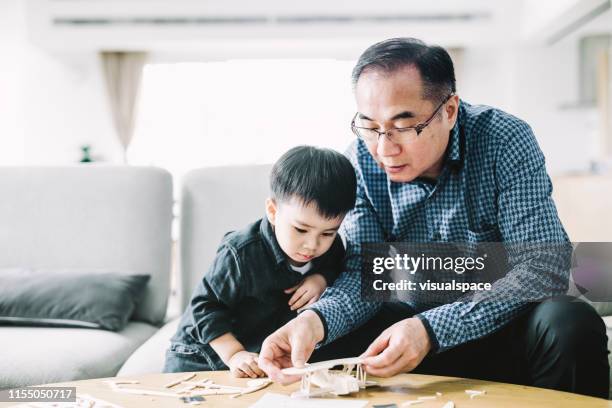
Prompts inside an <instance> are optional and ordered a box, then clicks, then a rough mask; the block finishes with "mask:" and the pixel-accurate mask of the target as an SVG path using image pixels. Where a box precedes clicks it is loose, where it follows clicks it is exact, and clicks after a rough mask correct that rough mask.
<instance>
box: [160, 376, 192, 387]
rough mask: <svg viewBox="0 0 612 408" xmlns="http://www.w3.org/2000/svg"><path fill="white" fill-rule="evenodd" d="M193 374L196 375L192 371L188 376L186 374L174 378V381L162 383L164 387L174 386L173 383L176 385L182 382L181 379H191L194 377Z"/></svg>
mask: <svg viewBox="0 0 612 408" xmlns="http://www.w3.org/2000/svg"><path fill="white" fill-rule="evenodd" d="M195 376H196V374H195V373H193V374H190V375H188V376H186V377H183V378H179V379H178V380H176V381H172V382H169V383H168V384H166V385H164V388H172V387H174V386H175V385H178V384H180V383H182V382H183V381H189V380H191V379H192V378H193V377H195Z"/></svg>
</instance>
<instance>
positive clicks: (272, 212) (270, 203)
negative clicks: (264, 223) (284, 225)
mask: <svg viewBox="0 0 612 408" xmlns="http://www.w3.org/2000/svg"><path fill="white" fill-rule="evenodd" d="M266 217H267V218H268V221H269V222H270V224H272V225H274V223H275V222H276V202H275V201H274V199H272V198H270V197H268V198H267V199H266Z"/></svg>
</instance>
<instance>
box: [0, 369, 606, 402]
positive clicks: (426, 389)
mask: <svg viewBox="0 0 612 408" xmlns="http://www.w3.org/2000/svg"><path fill="white" fill-rule="evenodd" d="M182 377H185V373H175V374H149V375H141V376H135V377H126V378H122V379H130V380H138V381H139V383H140V385H141V386H145V385H146V386H147V387H163V386H164V385H165V384H168V383H170V382H172V381H173V380H175V379H179V378H182ZM205 378H208V379H211V380H213V381H214V382H215V383H217V384H222V385H236V386H246V381H247V379H241V378H233V377H232V376H231V375H230V373H229V372H228V371H216V372H201V373H198V374H197V376H196V377H195V378H194V380H202V379H205ZM368 379H373V380H375V381H378V382H379V384H380V386H378V387H372V388H368V389H367V390H362V391H361V392H359V393H357V394H353V395H352V396H351V397H336V398H355V399H362V400H368V401H369V404H368V407H372V406H374V405H384V404H391V403H395V404H397V405H398V407H400V406H401V403H402V402H405V401H407V400H415V399H417V397H420V396H430V395H435V394H436V393H437V392H439V393H442V396H440V397H438V398H437V399H436V400H428V401H424V402H423V403H420V404H418V405H415V407H416V408H431V407H438V408H439V407H442V406H443V405H444V404H445V403H446V402H447V401H453V402H454V403H455V407H456V408H463V407H521V408H527V407H568V408H569V407H572V408H574V407H581V408H587V407H612V401H608V400H604V399H599V398H593V397H585V396H582V395H577V394H571V393H567V392H559V391H552V390H547V389H542V388H535V387H525V386H519V385H512V384H503V383H496V382H491V381H479V380H469V379H463V378H453V377H439V376H432V375H419V374H401V375H398V376H395V377H393V378H389V379H376V378H371V377H368ZM104 380H119V378H109V379H94V380H83V381H72V382H66V383H58V384H54V385H57V386H71V387H77V394H89V395H91V396H93V397H95V398H99V399H102V400H105V401H108V402H112V403H115V404H117V405H120V406H122V407H125V408H130V407H151V408H155V407H181V408H190V407H192V405H189V404H186V403H183V402H182V401H180V400H179V399H176V398H172V397H161V396H159V397H151V396H140V395H130V394H123V393H118V392H114V391H112V390H111V388H110V386H109V385H108V383H105V382H104ZM138 386H139V385H133V386H132V387H138ZM297 388H298V384H292V385H290V386H286V387H285V386H281V385H278V384H272V385H270V386H268V387H267V388H265V389H263V390H261V391H258V392H255V393H253V394H248V395H243V396H241V397H239V398H230V396H227V395H214V396H207V397H206V401H205V402H202V403H201V404H200V405H195V407H202V408H207V407H223V408H231V407H248V406H249V405H251V404H253V403H254V402H256V401H257V400H258V399H260V398H261V397H262V396H263V395H264V394H265V393H267V392H274V393H279V394H287V395H289V394H290V393H291V392H293V391H294V390H296V389H297ZM466 389H473V390H484V391H486V394H485V395H483V396H478V397H475V398H474V399H470V397H469V395H467V394H466V393H465V390H466ZM14 405H16V404H15V403H0V407H9V406H14Z"/></svg>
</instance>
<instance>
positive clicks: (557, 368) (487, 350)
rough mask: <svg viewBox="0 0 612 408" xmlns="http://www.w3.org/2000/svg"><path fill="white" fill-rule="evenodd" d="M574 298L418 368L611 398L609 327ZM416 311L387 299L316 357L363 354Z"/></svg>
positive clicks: (540, 308)
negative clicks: (609, 388) (393, 325)
mask: <svg viewBox="0 0 612 408" xmlns="http://www.w3.org/2000/svg"><path fill="white" fill-rule="evenodd" d="M570 300H571V298H568V297H563V298H559V299H554V300H547V301H545V302H542V303H537V304H534V305H533V307H532V308H530V309H529V310H528V311H527V312H525V313H524V314H523V315H521V316H520V317H518V318H516V319H515V320H513V321H512V322H511V323H509V324H508V325H506V326H505V327H503V328H502V329H501V330H499V331H497V332H495V333H493V334H491V335H489V336H487V337H484V338H481V339H478V340H475V341H471V342H469V343H466V344H463V345H460V346H457V347H455V348H453V349H451V350H447V351H444V352H441V353H430V354H429V355H428V356H427V357H425V359H424V360H423V361H422V362H421V364H420V365H419V366H418V367H417V368H416V369H415V370H414V371H413V372H415V373H419V374H434V375H443V376H452V377H464V378H473V379H481V380H490V381H498V382H507V383H513V384H521V385H531V386H535V387H542V388H550V389H555V390H561V391H568V392H574V393H578V394H585V395H591V396H595V397H601V398H608V387H609V375H610V369H609V365H608V348H607V337H606V327H605V325H604V323H603V321H602V319H601V317H599V315H597V313H596V312H595V310H594V309H593V308H592V307H591V306H590V305H588V304H587V303H584V302H580V301H570ZM413 315H414V311H413V310H412V309H411V308H410V307H408V306H406V305H404V304H401V303H387V304H385V306H383V308H382V309H381V311H380V312H379V313H378V314H377V315H376V316H375V317H374V318H372V319H371V320H370V321H369V322H367V323H366V324H365V325H363V326H361V327H360V328H359V329H357V330H355V331H354V332H352V333H350V334H348V335H346V336H344V337H342V338H340V339H338V340H336V341H335V342H333V343H330V344H329V345H327V346H325V347H322V348H320V349H318V350H316V351H315V353H314V354H313V357H312V358H311V361H322V360H330V359H334V358H342V357H352V356H357V355H360V354H361V353H363V352H364V351H365V350H366V348H367V347H368V346H369V344H370V343H371V342H372V341H374V339H375V338H376V337H377V336H378V335H379V334H380V333H381V332H382V331H383V330H385V329H386V328H387V327H389V326H391V325H392V324H393V323H395V322H398V321H400V320H403V319H406V318H408V317H411V316H413Z"/></svg>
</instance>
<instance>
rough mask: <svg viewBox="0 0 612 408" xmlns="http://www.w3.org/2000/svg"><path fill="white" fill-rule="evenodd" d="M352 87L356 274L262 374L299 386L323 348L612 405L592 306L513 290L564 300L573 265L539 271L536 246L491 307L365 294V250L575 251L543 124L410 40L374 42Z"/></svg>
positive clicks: (374, 365)
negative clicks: (467, 91) (493, 102)
mask: <svg viewBox="0 0 612 408" xmlns="http://www.w3.org/2000/svg"><path fill="white" fill-rule="evenodd" d="M483 80H485V79H484V78H483ZM353 83H354V89H355V98H356V101H357V108H358V112H357V113H356V115H355V117H354V119H353V122H352V124H351V127H352V130H353V132H354V133H355V135H356V136H357V140H356V141H355V142H354V144H353V145H352V146H351V148H350V149H349V152H348V153H347V154H348V156H349V158H350V159H351V160H352V163H353V165H354V166H355V168H356V172H357V179H358V195H357V202H356V207H355V209H354V210H353V211H352V212H351V213H349V215H348V216H347V218H346V219H345V221H344V223H343V227H342V231H341V233H342V234H343V235H344V237H345V238H346V241H347V245H348V248H347V259H346V272H344V273H343V274H342V275H341V276H340V278H339V279H338V280H337V281H336V282H335V283H334V285H333V286H332V287H330V288H329V289H328V290H327V291H326V292H325V294H324V295H323V296H322V297H321V299H320V300H319V301H318V302H317V303H315V304H313V305H312V306H310V307H309V308H307V310H305V311H303V312H302V313H301V314H300V315H299V316H298V317H297V318H295V319H294V320H292V321H291V322H289V323H287V324H286V325H285V326H284V327H282V328H280V329H279V330H278V331H276V332H275V333H273V334H272V335H270V336H269V337H268V338H267V339H266V340H265V342H264V344H263V346H262V350H261V353H260V357H259V365H260V367H261V368H262V369H263V370H264V371H265V372H266V373H267V374H268V375H269V376H270V377H271V378H273V379H275V380H277V381H280V382H285V383H287V382H291V381H294V380H295V378H291V377H287V376H285V375H284V374H282V373H281V368H283V367H287V366H291V365H296V366H300V365H302V364H304V363H305V362H306V361H307V360H308V359H309V358H310V357H311V355H312V353H313V351H315V348H317V351H316V352H315V354H314V356H315V358H318V359H321V358H333V357H340V356H347V355H351V354H352V355H355V354H362V355H363V356H364V357H365V362H364V364H365V368H366V370H367V372H369V373H370V374H373V375H376V376H383V377H385V376H392V375H395V374H397V373H401V372H407V371H415V372H421V373H428V374H439V375H453V376H461V377H471V378H482V379H489V380H496V381H504V382H512V383H518V384H527V385H534V386H539V387H545V388H553V389H559V390H566V391H571V392H577V393H583V394H588V395H593V396H600V397H607V394H608V381H609V380H608V376H609V367H608V360H607V347H606V333H605V326H604V324H603V322H602V320H601V319H600V318H599V316H597V314H596V313H595V311H594V310H593V309H592V308H591V307H590V306H589V305H587V304H586V303H582V302H567V301H558V299H555V300H552V299H549V300H542V301H539V302H530V301H528V300H527V298H522V297H521V296H517V297H512V296H507V294H508V293H512V290H515V289H516V283H517V282H522V283H523V284H524V285H525V286H527V287H528V288H527V289H528V291H529V290H531V291H532V292H533V291H535V292H538V291H540V290H541V291H542V292H543V296H542V299H544V298H545V297H550V295H551V294H553V295H556V294H562V293H563V292H565V290H566V289H567V281H568V271H567V270H566V269H565V270H563V268H561V269H554V268H551V269H547V268H546V267H545V268H542V267H541V266H542V265H543V264H545V262H544V260H543V255H541V254H539V253H538V252H537V251H536V252H534V253H531V254H530V256H519V255H516V256H515V257H514V258H512V257H511V258H510V259H509V261H510V262H509V264H510V265H511V268H510V270H509V271H508V272H507V275H506V276H505V277H503V278H501V279H499V281H497V282H495V283H494V285H493V289H492V290H491V295H492V297H491V298H490V299H493V300H488V301H475V300H474V301H459V300H458V301H454V302H449V303H445V304H439V305H437V306H435V307H431V306H430V305H426V304H419V303H414V302H412V303H410V302H409V303H405V302H396V303H385V304H383V303H380V302H372V301H366V300H365V299H363V298H362V297H361V291H360V270H361V263H362V259H361V255H362V244H364V243H374V242H468V243H476V244H477V243H479V242H489V241H498V242H503V243H562V244H565V245H567V242H568V237H567V234H566V233H565V231H564V229H563V226H562V225H561V222H560V221H559V218H558V216H557V212H556V209H555V205H554V203H553V201H552V199H551V190H552V187H551V182H550V179H549V177H548V175H547V173H546V168H545V165H544V156H543V154H542V152H541V151H540V148H539V147H538V144H537V141H536V139H535V137H534V135H533V132H532V130H531V129H530V127H529V126H528V125H527V124H526V123H525V122H523V121H521V120H520V119H517V118H516V117H514V116H512V115H509V114H507V113H505V112H502V111H500V110H498V109H494V108H491V107H487V106H476V105H470V104H468V103H466V102H464V101H462V100H460V99H459V97H458V96H457V94H456V91H455V75H454V68H453V63H452V61H451V59H450V57H449V55H448V53H447V52H446V51H445V50H444V49H443V48H441V47H437V46H429V45H426V44H424V43H423V42H422V41H419V40H416V39H410V38H399V39H390V40H386V41H383V42H380V43H377V44H375V45H373V46H371V47H370V48H368V49H367V50H366V51H365V52H364V53H363V54H362V55H361V57H360V58H359V60H358V62H357V64H356V66H355V68H354V70H353ZM546 291H548V292H547V294H546V295H544V292H546ZM504 294H506V296H504ZM495 299H497V300H495ZM349 333H350V334H349ZM347 334H349V335H348V336H346V335H347ZM342 336H345V337H342Z"/></svg>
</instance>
